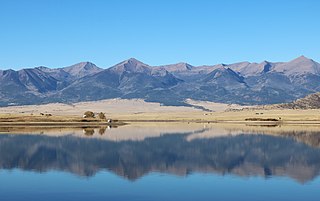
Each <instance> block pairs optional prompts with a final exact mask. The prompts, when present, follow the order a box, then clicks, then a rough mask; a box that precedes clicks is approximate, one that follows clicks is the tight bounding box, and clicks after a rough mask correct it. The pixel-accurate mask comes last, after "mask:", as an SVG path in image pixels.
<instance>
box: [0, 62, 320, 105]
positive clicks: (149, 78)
mask: <svg viewBox="0 0 320 201" xmlns="http://www.w3.org/2000/svg"><path fill="white" fill-rule="evenodd" d="M318 83H320V64H319V63H317V62H316V61H314V60H312V59H309V58H307V57H305V56H300V57H298V58H296V59H293V60H291V61H289V62H269V61H263V62H261V63H250V62H238V63H234V64H217V65H212V66H210V65H204V66H193V65H191V64H188V63H184V62H180V63H177V64H169V65H162V66H150V65H148V64H145V63H143V62H141V61H139V60H137V59H135V58H130V59H127V60H125V61H122V62H120V63H118V64H116V65H114V66H112V67H110V68H105V69H104V68H100V67H98V66H96V65H95V64H93V63H91V62H80V63H77V64H74V65H71V66H67V67H61V68H48V67H44V66H39V67H35V68H27V69H21V70H17V71H16V70H11V69H9V70H0V106H7V105H22V104H41V103H49V102H67V103H69V102H80V101H91V100H101V99H108V98H129V99H130V98H142V99H144V100H146V101H151V102H160V103H163V104H166V105H187V104H186V103H185V100H186V99H188V98H191V99H194V100H204V101H213V102H223V103H237V104H276V103H287V102H292V101H294V100H296V99H298V98H302V97H304V96H306V95H309V94H312V93H316V92H319V91H320V84H318Z"/></svg>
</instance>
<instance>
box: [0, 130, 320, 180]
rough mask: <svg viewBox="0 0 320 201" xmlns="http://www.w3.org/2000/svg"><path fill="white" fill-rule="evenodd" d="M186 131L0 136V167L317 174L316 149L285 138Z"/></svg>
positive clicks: (134, 174)
mask: <svg viewBox="0 0 320 201" xmlns="http://www.w3.org/2000/svg"><path fill="white" fill-rule="evenodd" d="M188 135H189V134H187V133H186V134H172V133H171V134H168V135H166V134H164V135H162V136H159V137H153V138H146V139H145V140H143V141H119V142H116V141H109V140H99V139H94V138H91V139H90V138H79V137H75V136H60V137H48V136H43V135H42V136H41V135H0V168H1V169H14V168H19V169H23V170H32V171H39V172H43V171H49V170H59V171H67V172H71V173H74V174H78V175H82V176H92V175H94V174H95V173H97V172H99V171H101V170H109V171H112V172H114V173H115V174H118V175H121V176H123V177H125V178H127V179H130V180H135V179H137V178H139V177H142V176H144V175H146V174H148V173H150V172H163V173H170V174H175V175H181V176H186V175H188V174H190V173H192V172H199V173H215V174H223V175H224V174H233V175H238V176H245V177H247V176H252V175H255V176H262V177H271V176H286V177H290V178H293V179H295V180H297V181H299V182H307V181H310V180H312V179H314V178H315V177H317V176H318V175H319V171H320V159H319V155H320V149H318V148H316V147H311V146H308V145H307V144H305V143H301V142H298V141H296V140H294V139H293V138H290V137H276V136H267V135H250V134H241V135H236V136H221V137H215V138H205V139H201V138H198V139H193V140H186V139H187V137H188ZM193 135H194V133H193Z"/></svg>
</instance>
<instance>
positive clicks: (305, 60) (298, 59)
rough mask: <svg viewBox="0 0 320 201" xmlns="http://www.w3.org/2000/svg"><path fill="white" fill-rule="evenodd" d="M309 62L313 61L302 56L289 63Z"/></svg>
mask: <svg viewBox="0 0 320 201" xmlns="http://www.w3.org/2000/svg"><path fill="white" fill-rule="evenodd" d="M310 61H313V60H312V59H309V58H307V57H305V56H304V55H301V56H299V57H297V58H295V59H294V60H292V61H290V62H310Z"/></svg>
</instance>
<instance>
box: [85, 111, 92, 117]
mask: <svg viewBox="0 0 320 201" xmlns="http://www.w3.org/2000/svg"><path fill="white" fill-rule="evenodd" d="M83 117H84V118H94V113H93V112H91V111H86V112H85V113H84V115H83Z"/></svg>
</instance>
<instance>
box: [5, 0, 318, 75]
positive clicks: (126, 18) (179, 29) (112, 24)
mask: <svg viewBox="0 0 320 201" xmlns="http://www.w3.org/2000/svg"><path fill="white" fill-rule="evenodd" d="M319 8H320V1H317V0H303V1H302V0H290V1H289V0H265V1H264V0H260V1H259V0H242V1H240V0H207V1H206V0H0V48H1V49H0V69H8V68H13V69H20V68H24V67H36V66H47V67H52V68H54V67H64V66H69V65H72V64H75V63H78V62H82V61H90V62H93V63H95V64H96V65H98V66H99V67H103V68H107V67H110V66H113V65H115V64H117V63H119V62H121V61H123V60H126V59H128V58H132V57H133V58H136V59H138V60H141V61H143V62H144V63H147V64H149V65H163V64H172V63H178V62H187V63H190V64H192V65H196V66H197V65H211V64H218V63H225V64H228V63H235V62H240V61H249V62H262V61H264V60H268V61H289V60H292V59H294V58H296V57H298V56H300V55H305V56H306V57H309V58H312V59H314V60H316V61H320V54H319V53H320V26H319V25H320V12H319Z"/></svg>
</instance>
